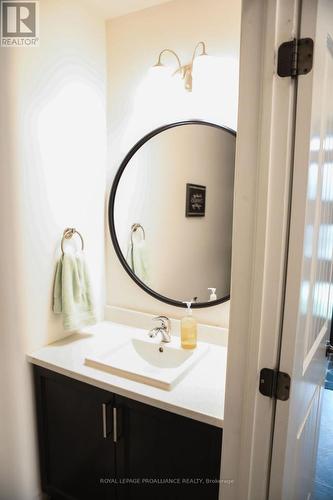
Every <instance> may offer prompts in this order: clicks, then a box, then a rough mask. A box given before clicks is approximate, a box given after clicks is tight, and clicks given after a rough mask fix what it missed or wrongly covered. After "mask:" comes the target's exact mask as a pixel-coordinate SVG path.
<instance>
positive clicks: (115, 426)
mask: <svg viewBox="0 0 333 500" xmlns="http://www.w3.org/2000/svg"><path fill="white" fill-rule="evenodd" d="M117 440H118V432H117V408H116V407H115V406H114V407H113V442H114V443H116V442H117Z"/></svg>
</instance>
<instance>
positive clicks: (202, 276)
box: [109, 121, 236, 307]
mask: <svg viewBox="0 0 333 500" xmlns="http://www.w3.org/2000/svg"><path fill="white" fill-rule="evenodd" d="M235 148H236V133H235V132H234V131H232V130H230V129H227V128H224V127H221V126H218V125H214V124H212V123H207V122H202V121H187V122H180V123H173V124H170V125H167V126H164V127H160V128H159V129H157V130H154V131H153V132H151V133H149V134H148V135H146V136H145V137H144V138H143V139H141V140H140V141H139V142H138V143H137V144H136V145H135V146H134V147H133V148H132V149H131V151H130V152H129V153H128V154H127V156H126V157H125V159H124V161H123V162H122V164H121V166H120V168H119V170H118V172H117V174H116V177H115V180H114V182H113V186H112V189H111V195H110V201H109V225H110V232H111V238H112V241H113V245H114V248H115V250H116V253H117V255H118V257H119V259H120V262H121V263H122V265H123V266H124V268H125V270H126V271H127V273H128V274H129V275H130V276H131V278H132V279H133V280H134V281H135V282H136V283H137V284H138V285H139V286H140V287H141V288H143V289H144V290H145V291H146V292H147V293H149V294H150V295H152V296H153V297H155V298H157V299H159V300H161V301H163V302H167V303H168V304H172V305H175V306H181V307H184V304H183V301H188V300H193V302H194V303H193V307H208V306H212V305H216V304H218V303H221V302H224V301H226V300H228V299H229V298H230V271H231V241H232V211H233V192H234V169H235Z"/></svg>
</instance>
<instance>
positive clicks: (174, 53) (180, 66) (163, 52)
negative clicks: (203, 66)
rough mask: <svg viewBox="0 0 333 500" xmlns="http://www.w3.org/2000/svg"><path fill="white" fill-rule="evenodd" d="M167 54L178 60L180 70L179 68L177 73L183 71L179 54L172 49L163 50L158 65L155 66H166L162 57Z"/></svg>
mask: <svg viewBox="0 0 333 500" xmlns="http://www.w3.org/2000/svg"><path fill="white" fill-rule="evenodd" d="M166 52H169V53H170V54H173V55H174V56H175V58H176V59H177V63H178V68H177V71H181V69H182V63H181V62H180V59H179V56H178V54H177V53H176V52H175V51H174V50H172V49H163V50H162V51H161V52H160V53H159V56H158V60H157V63H156V64H155V65H154V66H155V67H156V66H164V64H163V63H162V56H163V54H165V53H166Z"/></svg>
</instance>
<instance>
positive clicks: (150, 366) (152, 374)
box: [85, 338, 208, 390]
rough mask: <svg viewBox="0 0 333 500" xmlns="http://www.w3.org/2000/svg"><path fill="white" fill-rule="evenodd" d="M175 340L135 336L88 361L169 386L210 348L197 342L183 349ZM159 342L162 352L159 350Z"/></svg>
mask: <svg viewBox="0 0 333 500" xmlns="http://www.w3.org/2000/svg"><path fill="white" fill-rule="evenodd" d="M176 342H177V343H178V342H179V340H178V339H177V340H174V342H173V343H170V344H166V343H163V344H160V343H157V342H155V341H148V340H147V341H146V340H141V339H137V338H133V339H131V340H128V341H127V342H125V343H124V344H122V345H120V346H118V347H117V348H116V349H110V350H109V351H104V352H102V353H101V354H98V355H92V356H87V357H86V359H85V364H86V365H88V366H92V367H93V368H99V369H102V370H106V371H109V372H111V373H113V374H115V375H119V376H121V377H126V378H130V379H132V380H135V381H137V382H143V383H145V384H149V385H153V386H155V387H159V388H161V389H166V390H170V389H171V388H172V387H173V386H174V385H175V384H176V383H177V382H179V380H180V379H181V378H182V377H183V376H184V375H185V373H186V372H187V371H188V370H189V369H190V368H191V367H193V365H194V364H195V363H197V361H198V360H199V359H200V358H201V357H202V356H203V355H204V354H205V353H206V352H207V350H208V345H207V344H198V345H197V347H196V348H195V349H191V350H190V349H182V348H181V347H179V346H178V345H177V344H176ZM160 346H162V348H163V352H160V350H159V348H160Z"/></svg>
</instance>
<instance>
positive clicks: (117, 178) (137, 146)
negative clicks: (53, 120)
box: [108, 120, 236, 309]
mask: <svg viewBox="0 0 333 500" xmlns="http://www.w3.org/2000/svg"><path fill="white" fill-rule="evenodd" d="M182 125H206V126H208V127H215V128H219V129H222V130H225V131H226V132H228V133H229V134H231V135H234V136H235V137H236V132H235V131H234V130H232V129H230V128H228V127H222V126H221V125H217V124H216V123H211V122H206V121H202V120H186V121H180V122H175V123H170V124H168V125H163V126H161V127H158V128H156V129H155V130H152V131H151V132H149V133H148V134H146V135H145V136H144V137H142V139H140V140H139V141H138V142H137V143H136V144H135V145H134V146H133V147H132V148H131V150H130V151H129V152H128V153H127V155H126V156H125V158H124V159H123V161H122V162H121V165H120V167H119V169H118V171H117V173H116V175H115V178H114V180H113V183H112V187H111V192H110V197H109V206H108V214H109V229H110V235H111V240H112V243H113V247H114V249H115V252H116V254H117V257H118V259H119V260H120V263H121V264H122V266H123V268H124V269H125V271H126V272H127V274H128V275H129V276H130V277H131V278H132V280H133V281H134V282H135V283H136V284H137V285H138V286H139V287H140V288H142V290H144V291H145V292H146V293H148V294H149V295H151V296H152V297H154V298H155V299H157V300H159V301H161V302H164V303H165V304H169V305H171V306H176V307H182V308H184V304H183V302H181V301H179V300H174V299H169V298H168V297H165V296H164V295H161V294H159V293H157V292H155V291H154V290H152V289H151V288H149V287H148V286H147V285H146V284H145V283H143V282H142V281H141V280H140V279H139V278H138V277H137V276H136V275H135V274H134V273H133V271H132V269H131V268H130V267H129V265H128V264H127V262H126V259H125V257H124V255H123V253H122V251H121V249H120V246H119V243H118V239H117V234H116V227H115V222H114V204H115V199H116V193H117V188H118V184H119V182H120V179H121V176H122V174H123V172H124V170H125V168H126V167H127V165H128V163H129V161H130V160H131V158H132V157H133V156H134V155H135V153H136V152H137V151H138V150H139V149H140V148H141V147H142V146H143V145H144V144H145V143H146V142H148V141H149V140H150V139H152V138H153V137H155V135H158V134H160V133H161V132H164V131H165V130H168V129H170V128H175V127H180V126H182ZM228 300H230V295H226V296H224V297H222V298H221V299H217V300H214V301H211V302H198V303H193V304H192V308H193V309H201V308H204V307H213V306H217V305H218V304H222V303H223V302H227V301H228Z"/></svg>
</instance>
